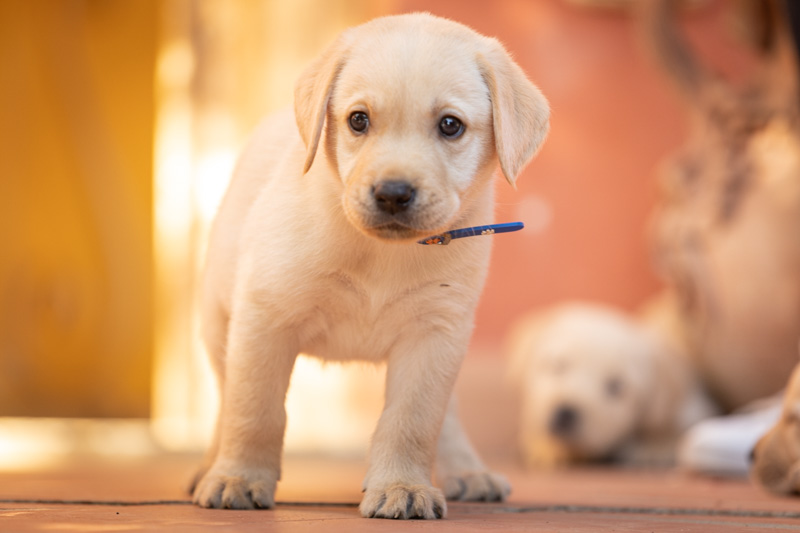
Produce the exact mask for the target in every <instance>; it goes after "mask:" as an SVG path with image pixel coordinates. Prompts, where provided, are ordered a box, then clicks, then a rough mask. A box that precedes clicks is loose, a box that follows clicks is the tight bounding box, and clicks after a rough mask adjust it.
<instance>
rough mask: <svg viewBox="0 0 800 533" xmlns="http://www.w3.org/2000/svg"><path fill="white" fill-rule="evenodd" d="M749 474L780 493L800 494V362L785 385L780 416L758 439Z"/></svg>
mask: <svg viewBox="0 0 800 533" xmlns="http://www.w3.org/2000/svg"><path fill="white" fill-rule="evenodd" d="M752 461H753V463H752V467H751V470H750V475H751V477H752V479H753V481H755V482H756V483H758V484H759V485H761V486H763V487H764V488H766V489H767V490H770V491H772V492H775V493H778V494H800V365H798V366H797V367H795V369H794V372H793V373H792V376H791V379H790V380H789V386H788V387H787V388H786V392H785V396H784V400H783V410H782V413H781V418H780V420H778V422H777V424H775V426H774V427H773V428H772V429H770V430H769V431H768V432H767V433H766V435H764V436H763V437H761V439H759V441H758V443H757V444H756V446H755V448H754V449H753V453H752Z"/></svg>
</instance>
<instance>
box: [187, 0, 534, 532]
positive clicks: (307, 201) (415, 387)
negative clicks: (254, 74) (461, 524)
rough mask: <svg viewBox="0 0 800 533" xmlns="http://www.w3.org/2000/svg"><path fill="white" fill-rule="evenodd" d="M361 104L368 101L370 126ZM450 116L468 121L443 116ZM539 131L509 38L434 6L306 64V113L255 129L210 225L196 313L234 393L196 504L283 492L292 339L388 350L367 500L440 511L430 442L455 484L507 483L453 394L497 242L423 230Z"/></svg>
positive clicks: (482, 493) (354, 355) (484, 203)
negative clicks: (390, 195) (405, 189)
mask: <svg viewBox="0 0 800 533" xmlns="http://www.w3.org/2000/svg"><path fill="white" fill-rule="evenodd" d="M354 112H363V113H366V114H367V115H368V116H369V126H368V129H367V131H366V132H365V133H363V134H358V133H355V132H354V131H352V130H351V129H350V128H349V126H348V118H349V117H350V116H351V114H352V113H354ZM444 116H454V117H456V118H458V119H459V120H461V122H463V124H464V125H465V131H464V133H463V134H462V135H461V136H460V137H458V138H456V139H448V138H445V137H444V136H442V135H441V134H440V133H439V129H438V125H439V122H440V120H441V119H442V118H443V117H444ZM295 122H296V125H295ZM547 128H548V106H547V102H546V101H545V99H544V98H543V97H542V95H541V93H540V92H539V91H538V89H536V88H535V87H534V86H533V85H532V84H531V83H530V82H529V81H528V80H527V79H526V78H525V76H524V74H523V73H522V71H521V70H520V68H519V67H518V66H517V65H516V64H514V63H513V62H512V61H511V60H510V58H509V57H508V55H507V54H506V52H505V51H504V50H503V48H502V47H501V46H500V45H499V43H497V41H495V40H493V39H489V38H486V37H483V36H480V35H478V34H477V33H475V32H473V31H472V30H470V29H468V28H466V27H464V26H462V25H460V24H457V23H454V22H451V21H448V20H445V19H441V18H437V17H433V16H431V15H426V14H412V15H402V16H396V17H386V18H381V19H375V20H373V21H371V22H369V23H367V24H364V25H362V26H359V27H356V28H353V29H350V30H348V31H346V32H345V33H344V34H342V36H341V37H340V38H339V39H338V40H337V41H336V42H335V43H334V44H333V45H332V46H331V47H330V48H328V49H327V51H325V52H324V53H323V54H322V55H321V56H320V58H319V59H318V60H317V61H316V62H315V63H314V64H313V65H312V66H311V67H310V68H309V69H308V70H307V71H306V72H305V73H304V74H303V75H302V77H301V78H300V80H299V81H298V83H297V86H296V90H295V116H294V118H293V117H292V116H291V114H290V113H282V114H279V115H276V116H274V117H271V118H268V119H267V120H266V121H265V122H264V123H262V124H261V126H259V128H258V130H257V131H256V133H255V135H254V137H253V139H252V141H251V142H250V144H249V146H248V148H247V149H246V151H245V152H244V154H243V156H242V158H241V160H240V161H239V164H238V167H237V169H236V172H235V175H234V177H233V181H232V183H231V186H230V190H229V191H228V194H227V196H226V197H225V200H224V202H223V204H222V207H221V210H220V212H219V215H218V217H217V219H216V221H215V224H214V228H213V231H212V236H211V241H210V244H209V253H208V262H207V270H206V275H205V282H204V288H203V303H202V305H203V326H204V337H205V341H206V344H207V346H208V348H209V351H210V352H211V359H212V361H213V365H214V367H215V370H216V373H217V375H218V376H219V381H220V386H221V398H222V401H221V409H220V418H219V422H218V428H217V433H216V438H215V445H214V446H213V448H212V450H211V451H210V452H209V454H208V458H207V463H208V464H207V465H206V468H207V471H206V472H205V474H204V475H203V473H202V471H201V475H200V477H198V479H199V481H198V483H197V485H196V487H195V488H194V501H195V502H196V503H198V504H199V505H202V506H206V507H232V508H252V507H272V506H273V505H274V491H275V485H276V482H277V480H278V479H280V463H281V451H282V442H283V434H284V429H285V423H286V414H285V410H284V398H285V395H286V390H287V387H288V383H289V377H290V375H291V372H292V367H293V364H294V361H295V358H296V356H297V354H298V353H299V352H303V353H309V354H314V355H317V356H319V357H322V358H325V359H329V360H351V359H360V360H367V361H387V362H388V370H387V378H386V403H385V407H384V411H383V414H382V416H381V418H380V421H379V422H378V427H377V429H376V430H375V434H374V437H373V442H372V448H371V452H370V464H369V469H368V473H367V476H366V479H365V480H364V489H365V495H364V498H363V501H362V503H361V507H360V509H361V513H362V515H364V516H368V517H373V516H375V517H387V518H410V517H421V518H436V517H442V516H444V514H445V509H446V507H445V503H444V499H443V495H442V492H441V491H439V490H438V489H436V488H434V487H433V486H432V485H431V475H432V468H433V464H434V461H435V457H436V455H437V439H438V453H439V457H440V461H439V465H438V466H439V472H438V474H439V478H440V480H441V481H442V482H443V484H444V488H445V493H446V495H447V496H448V497H451V498H462V499H465V498H467V499H501V498H504V497H505V496H506V495H507V494H508V492H509V490H510V489H509V487H508V485H507V483H506V482H505V480H504V479H503V478H502V477H501V476H497V475H494V474H491V473H489V472H487V471H486V468H485V467H484V465H483V464H482V463H481V461H480V459H479V458H478V457H477V455H476V454H475V452H474V450H473V449H472V447H471V446H470V444H469V442H468V441H467V440H466V437H465V436H464V434H463V431H462V430H461V427H460V425H459V422H458V420H457V418H456V415H455V404H454V402H453V401H451V400H450V395H451V389H452V386H453V382H454V380H455V377H456V373H457V372H458V368H459V365H460V362H461V360H462V358H463V356H464V353H465V351H466V348H467V344H468V340H469V336H470V332H471V329H472V324H473V315H474V308H475V305H476V303H477V301H478V297H479V294H480V291H481V289H482V286H483V283H484V278H485V275H486V269H487V266H488V261H489V251H490V246H491V240H490V239H488V238H473V239H465V240H463V241H459V242H457V243H453V244H451V245H449V246H446V247H431V246H421V245H418V244H416V243H415V240H417V239H419V238H422V237H425V236H428V235H431V234H435V233H439V232H441V231H443V230H447V229H451V228H454V227H462V226H470V225H477V224H485V223H487V222H489V221H490V220H491V218H492V201H493V200H492V182H491V176H492V174H493V172H494V170H495V168H496V165H497V163H498V162H499V164H500V166H501V168H502V170H503V173H504V174H505V177H506V178H507V179H508V181H509V182H511V183H512V184H513V183H514V180H515V179H516V177H517V174H518V173H519V171H520V170H521V168H522V167H523V166H524V165H525V164H526V163H527V162H528V160H529V159H530V158H531V157H532V156H533V154H534V153H535V151H536V149H537V147H538V146H539V144H540V143H541V142H542V141H543V139H544V137H545V134H546V132H547ZM298 130H299V131H298ZM397 179H402V180H404V181H405V182H407V183H409V184H411V185H412V186H413V188H414V189H415V190H416V196H415V197H414V200H413V203H412V205H411V206H410V207H409V208H408V209H407V210H405V211H402V212H401V213H397V214H395V215H388V214H387V213H386V212H384V211H381V210H380V209H379V208H378V206H377V202H376V199H375V198H374V197H373V189H374V188H375V187H376V186H377V185H379V184H380V183H382V182H384V181H386V180H397ZM448 404H449V405H450V407H449V408H448ZM320 409H324V406H322V405H321V406H320ZM443 424H444V429H443V430H442V431H441V436H440V428H441V427H442V425H443Z"/></svg>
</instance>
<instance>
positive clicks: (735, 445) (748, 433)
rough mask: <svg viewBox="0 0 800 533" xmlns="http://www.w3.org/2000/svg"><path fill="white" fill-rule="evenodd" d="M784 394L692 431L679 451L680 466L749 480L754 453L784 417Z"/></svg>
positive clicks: (693, 428) (708, 422)
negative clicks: (772, 428)
mask: <svg viewBox="0 0 800 533" xmlns="http://www.w3.org/2000/svg"><path fill="white" fill-rule="evenodd" d="M781 397H782V394H778V395H775V396H770V397H769V398H765V399H763V400H757V401H755V402H753V403H751V404H749V405H748V406H746V407H745V408H743V409H742V410H741V411H739V412H737V413H734V414H731V415H728V416H719V417H715V418H709V419H707V420H703V421H702V422H699V423H697V424H695V425H694V426H693V427H692V428H691V429H689V430H688V431H687V432H686V433H685V435H684V436H683V438H682V439H681V443H680V445H679V447H678V466H680V467H682V468H684V469H687V470H692V471H695V472H699V473H702V474H717V475H719V474H721V475H729V476H747V473H748V471H749V469H750V459H749V458H750V452H751V451H752V450H753V447H754V446H755V445H756V442H758V439H760V438H761V436H762V435H764V434H765V433H766V432H767V431H768V430H769V429H770V428H771V427H772V426H773V425H774V424H775V423H776V422H777V421H778V418H779V417H780V414H781Z"/></svg>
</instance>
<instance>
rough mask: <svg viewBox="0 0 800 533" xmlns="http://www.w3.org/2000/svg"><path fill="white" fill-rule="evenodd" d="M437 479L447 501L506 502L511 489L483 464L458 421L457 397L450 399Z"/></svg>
mask: <svg viewBox="0 0 800 533" xmlns="http://www.w3.org/2000/svg"><path fill="white" fill-rule="evenodd" d="M436 463H437V465H436V469H437V478H438V480H439V483H440V484H441V485H442V489H443V490H444V494H445V497H446V498H447V499H448V500H460V501H489V502H492V501H504V500H505V499H506V498H507V497H508V495H509V494H510V493H511V485H509V483H508V481H507V480H506V478H505V477H504V476H502V475H500V474H496V473H494V472H490V471H489V470H488V469H487V468H486V466H485V465H484V464H483V461H481V459H480V457H479V456H478V453H477V452H476V451H475V448H474V447H473V446H472V444H471V443H470V441H469V437H467V434H466V433H465V432H464V428H463V427H462V426H461V421H460V420H459V418H458V405H457V401H456V398H455V395H452V396H451V397H450V403H449V404H448V406H447V414H446V415H445V419H444V423H443V424H442V432H441V434H440V435H439V444H438V447H437V461H436Z"/></svg>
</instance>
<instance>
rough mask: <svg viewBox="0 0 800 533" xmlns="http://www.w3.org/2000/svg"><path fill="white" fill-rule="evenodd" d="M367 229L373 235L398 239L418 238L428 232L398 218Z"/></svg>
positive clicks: (387, 238)
mask: <svg viewBox="0 0 800 533" xmlns="http://www.w3.org/2000/svg"><path fill="white" fill-rule="evenodd" d="M365 229H366V231H367V232H369V233H371V234H372V235H374V236H376V237H378V238H380V239H386V240H398V241H399V240H408V239H417V238H419V237H421V236H423V234H426V232H424V231H420V230H418V229H415V228H412V227H410V226H407V225H405V224H403V223H401V222H398V221H397V220H392V221H389V222H385V223H383V224H378V225H376V226H371V227H368V228H365Z"/></svg>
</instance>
